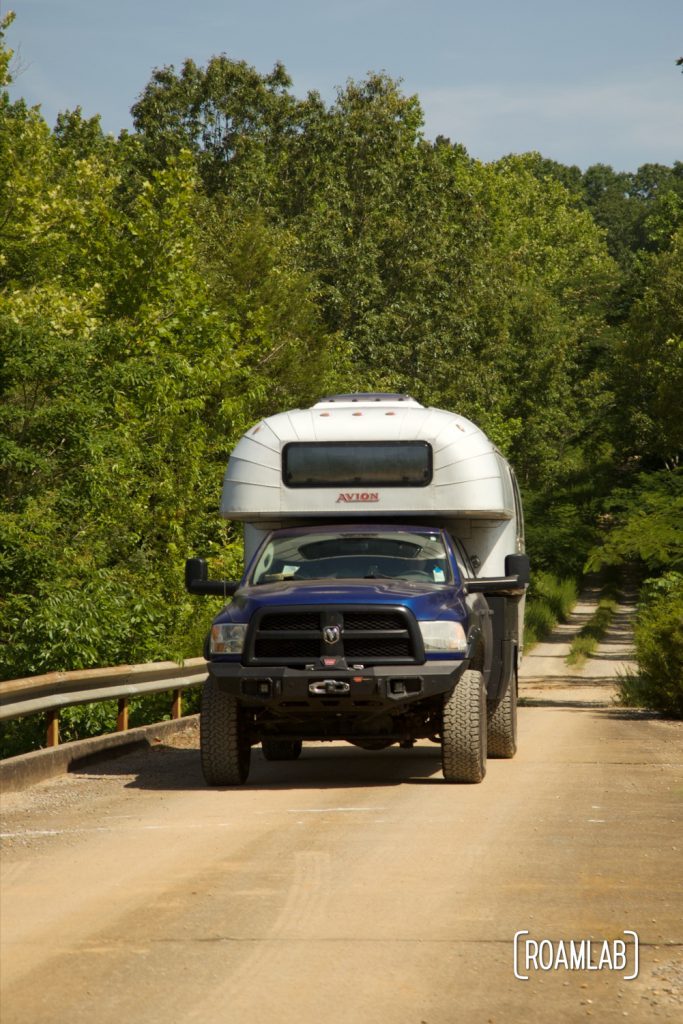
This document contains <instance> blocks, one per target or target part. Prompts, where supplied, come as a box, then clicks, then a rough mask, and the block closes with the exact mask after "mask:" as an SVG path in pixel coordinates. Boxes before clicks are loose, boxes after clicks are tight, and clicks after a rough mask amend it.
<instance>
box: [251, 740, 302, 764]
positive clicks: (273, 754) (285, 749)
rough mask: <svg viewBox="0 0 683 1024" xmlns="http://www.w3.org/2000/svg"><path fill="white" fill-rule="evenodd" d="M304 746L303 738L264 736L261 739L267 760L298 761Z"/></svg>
mask: <svg viewBox="0 0 683 1024" xmlns="http://www.w3.org/2000/svg"><path fill="white" fill-rule="evenodd" d="M302 746H303V744H302V742H301V740H279V739H278V738H277V737H276V736H264V738H263V739H262V740H261V748H262V750H263V756H264V757H265V759H266V761H296V759H297V757H298V756H299V755H300V753H301V749H302Z"/></svg>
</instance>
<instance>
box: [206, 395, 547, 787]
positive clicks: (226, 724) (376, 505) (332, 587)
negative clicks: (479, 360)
mask: <svg viewBox="0 0 683 1024" xmlns="http://www.w3.org/2000/svg"><path fill="white" fill-rule="evenodd" d="M221 511H222V514H223V515H224V516H225V517H226V518H229V519H232V520H241V521H242V522H244V524H245V556H246V568H245V572H244V575H243V577H242V579H241V580H240V581H239V582H230V583H229V582H227V581H219V580H209V579H208V575H207V569H206V563H205V562H204V561H203V560H202V559H198V558H193V559H188V563H187V567H186V582H187V587H188V589H189V590H190V591H191V592H193V593H212V594H217V593H218V594H220V593H222V594H224V596H225V597H226V599H227V597H229V596H230V597H231V598H232V600H230V601H229V602H228V603H226V605H225V607H224V608H223V610H222V611H221V612H220V613H219V614H218V615H217V616H216V618H215V619H214V622H213V625H212V627H211V633H210V636H209V637H208V639H207V645H206V652H205V654H206V658H207V661H208V663H209V678H208V680H207V682H206V684H205V687H204V693H203V700H202V711H201V756H202V768H203V772H204V776H205V778H206V781H207V782H208V783H209V784H211V785H239V784H241V783H243V782H245V781H246V779H247V777H248V773H249V765H250V757H251V749H252V747H253V745H255V744H257V743H261V745H262V748H263V753H264V755H265V757H266V758H268V759H269V760H273V761H276V760H292V759H294V758H296V757H298V756H299V755H300V753H301V750H302V745H303V743H304V742H306V741H321V740H322V741H347V742H350V743H353V744H356V745H357V746H360V747H363V748H365V749H373V750H374V749H381V748H383V747H387V746H390V745H391V744H394V743H397V744H399V745H401V746H403V747H410V746H412V745H413V744H414V743H415V742H416V741H417V740H420V739H428V740H431V741H433V742H435V743H438V744H440V746H441V753H442V767H443V774H444V778H445V779H446V781H449V782H480V781H481V780H482V779H483V778H484V775H485V772H486V760H487V756H499V757H511V756H513V755H514V752H515V750H516V690H517V667H518V664H519V661H520V658H521V649H522V635H521V629H522V622H523V603H524V593H525V589H526V585H527V583H528V560H527V558H526V555H525V554H524V550H523V523H522V521H521V503H520V501H519V494H518V491H517V488H516V483H515V480H514V475H513V474H512V471H511V469H510V467H509V466H508V464H507V462H506V461H505V460H504V459H503V457H502V455H501V454H500V453H499V452H498V451H497V450H496V449H495V447H494V446H493V445H492V443H491V442H490V441H489V440H488V438H486V437H485V435H484V434H483V433H482V432H481V431H480V430H479V429H478V428H477V427H475V426H474V424H472V423H470V422H469V421H468V420H465V419H464V418H463V417H460V416H456V415H454V414H452V413H448V412H443V411H441V410H434V409H425V408H424V407H422V406H421V405H420V404H419V403H417V402H415V401H414V400H413V399H411V398H409V397H408V396H405V395H385V394H379V395H377V394H355V395H336V396H332V397H330V398H328V399H324V400H323V401H321V402H319V403H317V404H316V405H315V406H313V408H312V409H308V410H294V411H291V412H287V413H282V414H279V415H276V416H273V417H269V418H268V419H266V420H263V421H262V422H261V423H259V424H256V425H255V426H254V427H252V428H251V429H250V430H249V431H248V432H247V433H246V434H245V436H244V437H243V438H242V439H241V440H240V442H239V443H238V445H237V446H236V448H235V450H234V452H233V453H232V456H231V458H230V461H229V463H228V468H227V470H226V474H225V478H224V482H223V493H222V499H221Z"/></svg>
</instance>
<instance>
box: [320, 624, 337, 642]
mask: <svg viewBox="0 0 683 1024" xmlns="http://www.w3.org/2000/svg"><path fill="white" fill-rule="evenodd" d="M340 636H341V629H340V628H339V626H325V628H324V629H323V640H324V641H325V643H326V644H338V643H339V637H340Z"/></svg>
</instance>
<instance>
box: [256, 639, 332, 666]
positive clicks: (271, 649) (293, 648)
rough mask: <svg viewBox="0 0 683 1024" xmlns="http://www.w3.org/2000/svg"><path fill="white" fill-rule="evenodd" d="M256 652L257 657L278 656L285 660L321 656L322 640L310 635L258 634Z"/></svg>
mask: <svg viewBox="0 0 683 1024" xmlns="http://www.w3.org/2000/svg"><path fill="white" fill-rule="evenodd" d="M254 654H255V655H256V657H257V658H277V659H278V660H280V659H282V660H284V661H291V660H292V659H294V660H296V659H298V658H319V657H320V641H319V640H311V639H309V638H308V637H301V638H294V637H277V638H275V639H271V638H270V637H264V636H258V637H257V638H256V647H255V651H254Z"/></svg>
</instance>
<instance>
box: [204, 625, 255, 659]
mask: <svg viewBox="0 0 683 1024" xmlns="http://www.w3.org/2000/svg"><path fill="white" fill-rule="evenodd" d="M246 635H247V626H246V623H242V622H239V623H237V622H221V623H220V624H219V625H217V626H212V627H211V653H212V654H241V653H242V648H243V647H244V638H245V636H246Z"/></svg>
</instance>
